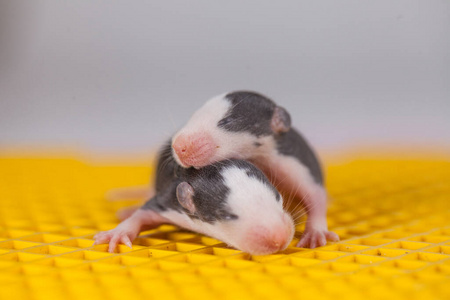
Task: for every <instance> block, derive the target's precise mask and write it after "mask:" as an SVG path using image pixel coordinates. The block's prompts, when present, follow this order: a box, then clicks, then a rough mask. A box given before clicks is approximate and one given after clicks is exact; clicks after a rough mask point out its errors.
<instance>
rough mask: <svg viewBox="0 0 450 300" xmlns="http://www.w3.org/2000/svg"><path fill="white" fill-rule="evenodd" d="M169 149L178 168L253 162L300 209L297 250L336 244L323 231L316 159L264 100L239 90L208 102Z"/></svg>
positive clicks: (322, 193)
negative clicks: (303, 212) (300, 231)
mask: <svg viewBox="0 0 450 300" xmlns="http://www.w3.org/2000/svg"><path fill="white" fill-rule="evenodd" d="M172 147H173V156H174V158H175V160H176V161H177V162H178V164H180V165H181V166H183V167H191V166H193V167H195V168H201V167H203V166H206V165H209V164H212V163H214V162H216V161H220V160H222V159H229V158H235V159H243V160H248V161H250V162H252V163H254V164H255V165H256V166H257V167H259V168H260V169H261V170H262V171H263V172H264V173H265V174H266V176H267V177H268V178H269V179H270V180H271V182H272V183H273V185H275V186H276V187H277V188H278V189H279V190H280V191H281V193H282V194H283V195H284V196H285V199H289V198H290V197H293V199H295V200H296V202H297V203H298V202H299V201H302V202H303V204H304V205H305V207H306V209H307V214H308V219H307V223H306V229H305V232H304V234H303V236H302V238H301V240H300V242H299V244H298V246H301V247H311V248H314V247H316V246H323V245H325V244H326V240H327V239H328V240H333V241H336V240H339V238H338V236H337V235H336V234H335V233H333V232H330V231H328V226H327V221H326V202H327V195H326V191H325V189H324V187H323V175H322V171H321V167H320V164H319V161H318V159H317V157H316V155H315V154H314V152H313V150H312V149H311V147H310V146H309V145H308V143H307V142H306V141H305V139H304V138H303V137H302V136H301V135H300V134H299V133H298V132H297V131H296V130H295V129H293V128H291V120H290V115H289V114H288V113H287V112H286V110H284V109H283V108H282V107H279V106H277V105H276V104H275V103H274V102H273V101H272V100H270V99H268V98H267V97H265V96H263V95H260V94H257V93H254V92H244V91H240V92H233V93H228V94H224V95H220V96H217V97H214V98H212V99H211V100H209V101H208V102H207V103H205V104H204V105H203V106H202V107H201V108H200V109H199V110H197V111H196V112H195V113H194V115H193V116H192V118H191V119H190V120H189V122H188V123H187V124H186V125H185V126H184V127H183V128H182V129H181V130H180V131H179V132H178V133H177V134H175V135H174V137H173V138H172ZM291 204H292V203H288V204H287V206H290V205H291ZM293 206H296V204H295V202H294V205H293Z"/></svg>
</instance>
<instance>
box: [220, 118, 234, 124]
mask: <svg viewBox="0 0 450 300" xmlns="http://www.w3.org/2000/svg"><path fill="white" fill-rule="evenodd" d="M232 122H233V118H231V117H226V118H223V119H222V120H220V121H219V123H217V125H218V126H226V125H228V124H230V123H232Z"/></svg>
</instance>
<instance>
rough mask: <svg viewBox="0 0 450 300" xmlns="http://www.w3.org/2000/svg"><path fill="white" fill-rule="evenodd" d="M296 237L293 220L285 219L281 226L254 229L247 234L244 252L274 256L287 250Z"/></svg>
mask: <svg viewBox="0 0 450 300" xmlns="http://www.w3.org/2000/svg"><path fill="white" fill-rule="evenodd" d="M293 235H294V226H293V222H292V219H291V218H284V217H283V221H282V223H281V224H277V225H275V226H272V227H270V228H268V227H262V226H258V227H253V228H251V229H250V230H249V231H248V232H247V234H246V244H247V245H246V246H247V247H244V248H245V249H244V251H246V252H249V253H251V254H255V255H264V254H272V253H275V252H278V251H281V250H284V249H286V247H287V246H288V245H289V243H290V242H291V240H292V237H293Z"/></svg>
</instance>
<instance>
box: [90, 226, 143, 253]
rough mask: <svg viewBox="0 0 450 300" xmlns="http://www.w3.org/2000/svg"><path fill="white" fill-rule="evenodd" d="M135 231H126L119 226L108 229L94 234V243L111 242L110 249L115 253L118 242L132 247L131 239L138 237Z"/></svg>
mask: <svg viewBox="0 0 450 300" xmlns="http://www.w3.org/2000/svg"><path fill="white" fill-rule="evenodd" d="M136 235H137V234H136V233H135V232H131V231H125V230H123V229H122V228H120V226H119V227H117V228H114V229H111V230H108V231H102V232H99V233H97V234H96V235H95V236H94V239H95V242H94V245H98V244H107V243H109V248H108V251H109V252H110V253H114V249H116V246H117V244H118V243H122V244H125V245H127V246H128V247H130V248H131V246H132V245H131V241H132V240H134V239H135V237H136Z"/></svg>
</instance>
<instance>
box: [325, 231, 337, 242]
mask: <svg viewBox="0 0 450 300" xmlns="http://www.w3.org/2000/svg"><path fill="white" fill-rule="evenodd" d="M325 236H326V237H327V240H329V241H332V242H339V236H338V235H337V234H336V233H334V232H333V231H327V232H325Z"/></svg>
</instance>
